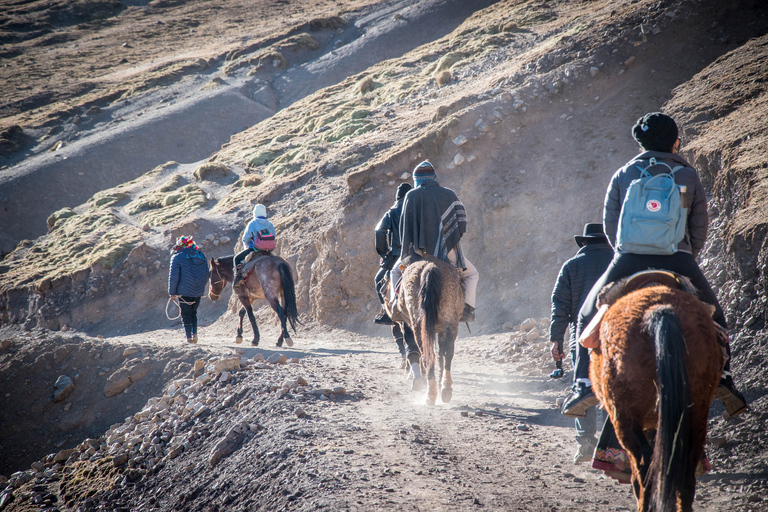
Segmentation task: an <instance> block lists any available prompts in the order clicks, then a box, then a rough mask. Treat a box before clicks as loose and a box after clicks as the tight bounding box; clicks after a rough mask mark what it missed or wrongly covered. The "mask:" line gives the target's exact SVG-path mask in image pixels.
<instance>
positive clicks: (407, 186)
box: [395, 183, 413, 201]
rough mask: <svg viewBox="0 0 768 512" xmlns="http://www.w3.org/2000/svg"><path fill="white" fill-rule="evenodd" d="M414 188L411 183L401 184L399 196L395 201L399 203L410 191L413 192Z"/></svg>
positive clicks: (396, 196)
mask: <svg viewBox="0 0 768 512" xmlns="http://www.w3.org/2000/svg"><path fill="white" fill-rule="evenodd" d="M412 188H413V187H412V186H411V184H410V183H401V184H400V186H399V187H397V194H395V201H399V200H401V199H402V198H404V197H405V194H407V193H408V191H409V190H411V189H412Z"/></svg>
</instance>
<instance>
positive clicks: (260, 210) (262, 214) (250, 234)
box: [232, 204, 276, 286]
mask: <svg viewBox="0 0 768 512" xmlns="http://www.w3.org/2000/svg"><path fill="white" fill-rule="evenodd" d="M265 230H266V231H267V232H269V234H270V235H272V237H275V236H276V232H275V226H274V224H272V222H270V221H269V220H268V219H267V207H266V206H264V205H263V204H257V205H256V206H254V207H253V219H252V220H251V221H250V222H249V223H248V225H247V226H246V227H245V232H244V233H243V246H244V247H245V249H243V250H242V251H240V252H239V253H237V254H236V255H235V260H234V266H235V268H234V272H235V282H234V283H232V286H235V285H237V284H238V283H239V282H240V281H241V280H242V278H243V276H242V274H241V273H240V269H241V268H242V263H243V260H245V257H246V256H248V255H249V254H250V253H252V252H254V251H263V250H264V249H261V248H259V247H256V244H257V243H258V236H259V233H263V232H264V231H265Z"/></svg>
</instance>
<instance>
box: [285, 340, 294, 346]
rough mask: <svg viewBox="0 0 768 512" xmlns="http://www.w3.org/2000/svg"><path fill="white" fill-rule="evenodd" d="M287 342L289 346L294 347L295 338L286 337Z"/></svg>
mask: <svg viewBox="0 0 768 512" xmlns="http://www.w3.org/2000/svg"><path fill="white" fill-rule="evenodd" d="M285 344H286V346H288V347H292V346H293V340H292V339H291V338H285Z"/></svg>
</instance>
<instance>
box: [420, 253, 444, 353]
mask: <svg viewBox="0 0 768 512" xmlns="http://www.w3.org/2000/svg"><path fill="white" fill-rule="evenodd" d="M442 291H443V276H442V275H441V274H440V270H439V269H438V268H437V267H436V266H435V265H428V266H427V267H426V269H425V271H424V273H423V274H422V280H421V288H420V289H419V306H420V309H421V322H420V323H421V329H422V335H421V337H422V340H423V343H424V346H423V347H422V357H424V358H425V360H424V362H425V363H426V364H427V366H429V365H430V363H431V362H432V359H433V358H434V357H435V350H434V345H435V333H436V330H437V322H438V317H439V314H440V296H441V294H442Z"/></svg>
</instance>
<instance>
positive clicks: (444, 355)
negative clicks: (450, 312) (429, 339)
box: [437, 326, 458, 404]
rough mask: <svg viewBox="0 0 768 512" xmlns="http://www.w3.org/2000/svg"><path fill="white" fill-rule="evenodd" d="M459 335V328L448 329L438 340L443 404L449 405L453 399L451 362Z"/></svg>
mask: <svg viewBox="0 0 768 512" xmlns="http://www.w3.org/2000/svg"><path fill="white" fill-rule="evenodd" d="M457 334H458V326H456V328H453V327H452V326H451V327H447V328H446V329H445V332H444V333H442V334H440V336H439V337H438V338H437V343H438V350H439V352H440V355H439V357H438V358H439V361H440V375H441V381H442V382H441V389H440V399H441V400H442V401H443V403H445V404H447V403H448V402H450V401H451V398H453V379H452V378H451V362H452V361H453V349H454V344H455V342H456V335H457Z"/></svg>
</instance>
